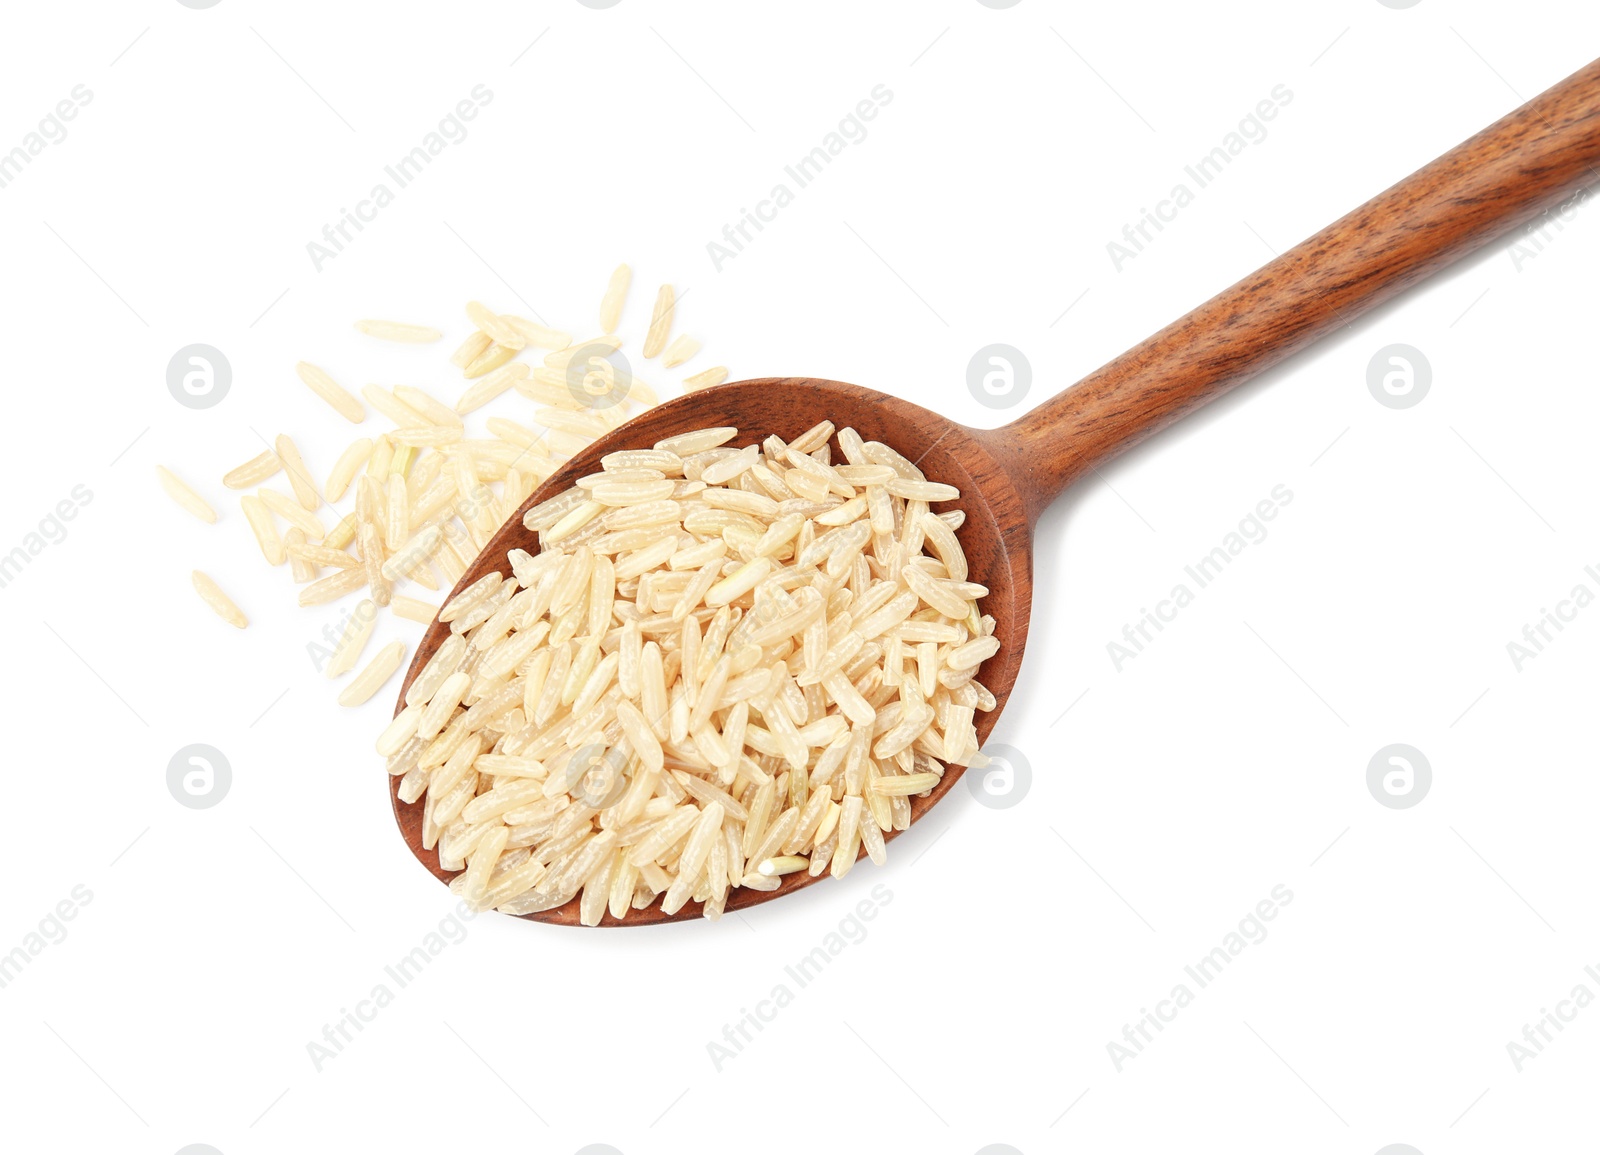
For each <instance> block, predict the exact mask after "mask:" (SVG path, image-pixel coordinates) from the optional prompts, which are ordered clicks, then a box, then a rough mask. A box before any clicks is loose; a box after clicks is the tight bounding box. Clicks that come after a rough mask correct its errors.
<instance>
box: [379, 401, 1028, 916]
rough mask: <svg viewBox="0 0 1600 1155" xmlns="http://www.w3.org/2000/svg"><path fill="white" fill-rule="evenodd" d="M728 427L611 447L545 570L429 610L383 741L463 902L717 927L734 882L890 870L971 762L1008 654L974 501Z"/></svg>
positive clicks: (842, 448) (806, 440) (827, 433)
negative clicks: (990, 687)
mask: <svg viewBox="0 0 1600 1155" xmlns="http://www.w3.org/2000/svg"><path fill="white" fill-rule="evenodd" d="M737 437H738V431H737V430H735V429H732V428H728V427H724V428H717V429H705V430H696V431H693V432H690V433H686V434H681V435H678V436H676V437H671V438H667V439H665V440H663V441H661V442H659V443H658V444H657V445H655V446H654V447H653V448H651V449H640V450H628V451H623V452H620V453H614V454H609V455H607V456H606V457H605V458H604V459H603V460H602V470H601V472H600V473H599V474H595V475H591V476H589V477H586V478H582V479H580V480H579V483H578V484H577V485H575V486H574V487H573V488H571V489H569V490H567V491H565V492H563V493H561V494H559V495H557V496H555V497H553V498H551V499H549V500H548V501H545V502H543V503H541V504H540V505H538V506H535V507H534V508H532V509H530V510H529V511H528V513H527V514H526V516H525V518H524V521H525V523H526V525H527V526H528V528H529V529H531V530H534V531H536V532H537V533H538V534H539V536H540V546H541V548H540V552H539V553H538V554H537V555H530V554H528V553H526V552H524V551H522V550H513V551H511V553H510V554H509V555H508V556H507V558H506V564H505V567H504V571H503V572H496V573H491V574H489V575H487V576H486V577H484V578H483V579H481V580H479V581H477V582H475V583H473V584H472V585H471V586H469V587H467V588H466V589H464V590H463V591H461V593H459V594H457V595H456V596H455V597H453V598H451V599H450V600H449V601H448V602H447V603H446V604H445V605H444V607H443V608H442V609H441V610H440V612H439V618H440V620H441V621H444V622H448V623H449V624H450V628H451V636H450V637H449V638H448V639H447V640H446V641H445V642H444V644H443V645H441V646H440V647H439V649H438V650H437V651H436V652H435V654H434V655H433V657H432V658H431V659H430V661H429V662H428V663H427V664H426V665H425V666H424V668H423V669H422V670H421V671H420V672H419V674H418V676H417V678H416V679H415V680H414V681H413V682H412V684H411V686H410V688H409V689H408V691H407V694H406V706H405V708H404V709H403V710H402V711H401V712H400V714H398V715H397V716H396V717H395V719H394V721H393V722H391V723H390V724H389V725H388V726H387V727H386V728H385V730H384V732H383V734H382V735H381V736H380V738H379V740H378V752H379V753H380V754H382V755H383V756H384V757H385V758H386V759H388V769H389V772H390V773H391V774H393V775H397V776H399V778H400V784H399V788H398V789H399V795H400V797H401V799H402V800H403V801H405V802H408V803H409V802H417V801H420V802H421V803H422V806H423V825H422V840H423V845H424V847H425V848H433V847H437V848H438V850H439V857H440V862H441V864H442V865H443V866H444V867H445V868H446V869H448V870H453V871H459V872H460V873H458V874H457V876H456V877H455V879H454V881H453V882H452V889H453V890H455V891H456V892H457V893H459V894H460V895H461V896H462V897H463V898H465V899H466V900H467V901H468V902H470V903H472V904H473V905H474V906H476V907H478V908H480V909H482V908H488V907H494V908H496V909H499V910H502V911H505V912H507V913H514V914H525V913H531V912H535V911H540V910H548V909H551V908H554V907H556V906H560V905H562V904H564V903H566V902H568V901H570V900H571V899H573V898H574V897H578V896H580V895H581V901H580V903H579V916H580V920H581V921H582V922H584V923H585V924H587V925H594V924H595V923H598V922H599V921H600V919H601V918H602V917H603V915H604V914H605V912H607V911H609V912H610V914H611V915H612V917H614V918H618V919H621V918H624V917H626V916H627V914H628V912H629V911H630V910H632V909H639V908H642V907H645V906H648V905H650V904H652V903H654V902H656V901H658V900H659V901H660V902H661V904H662V909H663V910H665V911H666V912H668V913H673V912H676V911H677V910H679V909H680V908H681V907H682V906H683V905H684V904H685V903H687V902H688V901H690V900H691V899H693V900H695V901H699V902H701V903H702V904H703V906H702V911H703V913H704V914H705V915H706V916H707V917H709V918H716V917H718V916H719V915H720V914H721V913H722V910H723V908H724V905H725V903H726V902H727V898H728V894H729V892H730V890H731V889H732V888H736V887H740V886H746V887H750V888H752V889H759V890H771V889H774V888H776V887H777V885H778V884H779V880H780V879H781V878H782V877H783V876H784V875H787V874H792V873H798V872H800V871H806V872H808V873H810V874H812V875H816V874H820V873H821V872H822V871H824V870H827V871H829V872H830V873H832V874H833V875H835V876H842V875H844V874H845V873H847V872H848V871H849V870H850V869H851V868H852V866H853V865H854V863H855V862H856V859H857V856H858V854H859V853H860V852H861V850H862V849H863V848H865V852H866V855H867V857H869V858H870V859H871V860H872V861H873V862H874V863H881V862H882V861H883V860H884V852H885V847H884V835H885V834H886V833H887V832H890V831H893V830H901V829H904V828H905V827H906V825H907V824H908V823H909V821H910V815H911V804H910V799H911V797H912V796H918V795H926V794H927V793H928V792H929V791H931V790H932V789H934V788H935V787H936V786H937V785H938V784H939V782H940V780H941V778H942V776H943V774H944V770H945V766H946V765H947V764H959V765H966V764H969V763H972V762H974V761H976V760H977V758H978V749H977V746H978V743H977V733H976V729H975V727H974V725H973V718H974V714H975V711H979V710H987V709H992V708H993V706H994V704H995V702H994V697H993V695H991V694H990V693H989V692H988V691H987V690H986V689H985V688H984V687H983V686H982V685H981V683H979V682H978V681H977V680H976V679H975V677H974V675H975V674H976V673H977V666H978V664H979V663H981V661H982V660H983V658H984V657H987V656H989V655H991V654H993V653H994V652H995V651H996V650H997V649H998V648H999V641H998V640H997V639H996V638H994V637H993V636H992V635H993V629H994V622H993V620H992V619H991V618H988V617H986V616H983V615H982V614H981V612H980V610H979V608H978V601H979V599H980V598H982V597H983V596H984V595H985V594H986V593H987V592H988V591H987V590H986V589H985V588H984V587H983V586H981V585H978V584H976V583H973V582H971V581H969V580H967V566H966V560H965V556H964V555H963V554H962V552H961V547H960V543H959V541H958V540H957V538H956V537H955V534H954V532H953V528H954V525H953V524H952V523H954V524H956V525H958V524H959V520H960V519H959V517H958V516H957V514H958V511H954V510H951V511H947V512H940V513H934V512H933V511H932V510H931V509H930V508H929V506H930V503H942V502H947V501H950V500H954V499H955V498H956V497H958V496H959V494H958V493H957V492H956V491H955V490H954V489H953V488H952V487H948V486H939V485H937V484H936V483H933V482H929V481H928V480H927V479H926V478H924V477H923V475H922V473H921V471H920V470H919V469H917V467H916V466H915V465H914V464H912V463H911V462H909V461H907V460H906V459H905V458H904V457H902V456H901V455H900V454H898V453H895V452H894V451H893V450H892V449H890V448H889V447H888V446H886V445H882V444H880V443H878V442H869V441H863V440H862V439H861V438H860V437H859V436H858V435H856V434H855V432H854V431H853V430H850V429H843V430H839V431H838V433H837V438H836V439H835V438H834V429H833V426H832V425H831V424H829V423H823V424H822V425H819V426H817V427H815V428H814V429H811V430H807V431H805V432H804V433H802V434H801V435H800V436H799V437H797V438H796V439H795V441H794V442H793V443H785V442H784V441H782V440H781V439H780V438H778V437H768V438H767V439H765V440H764V441H762V442H759V443H754V442H753V443H750V444H747V445H745V446H743V447H742V448H735V447H733V446H731V445H730V444H729V443H730V442H735V441H736V440H737ZM836 447H837V448H836ZM836 455H837V456H839V457H841V458H842V461H841V462H840V464H838V465H835V464H834V461H835V456H836ZM757 470H761V471H762V474H761V475H758V474H757V472H756V471H757ZM847 471H849V472H847ZM807 479H812V480H815V481H818V482H821V483H822V484H823V487H822V489H821V491H820V492H817V493H816V496H814V497H806V496H799V497H786V498H784V499H783V500H781V501H780V500H776V499H774V498H773V497H772V496H771V494H770V493H769V492H768V490H767V484H768V483H769V481H775V482H777V483H779V484H778V486H777V492H783V493H793V492H800V491H801V490H805V489H808V488H810V489H814V488H815V487H814V486H810V485H809V482H808V480H807ZM852 479H853V480H852ZM896 491H898V492H896ZM935 523H936V527H935ZM507 575H509V576H507Z"/></svg>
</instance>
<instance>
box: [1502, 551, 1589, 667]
mask: <svg viewBox="0 0 1600 1155" xmlns="http://www.w3.org/2000/svg"><path fill="white" fill-rule="evenodd" d="M1583 574H1584V576H1585V577H1586V578H1588V579H1589V581H1592V582H1594V583H1595V584H1594V586H1590V585H1589V582H1583V581H1580V582H1578V583H1577V584H1576V585H1574V586H1573V587H1572V590H1571V592H1569V593H1568V594H1567V596H1566V597H1564V598H1562V599H1561V600H1560V601H1558V602H1556V608H1555V609H1553V610H1551V609H1547V608H1546V607H1544V606H1540V607H1539V616H1538V617H1537V618H1536V619H1534V621H1533V622H1531V623H1529V624H1527V625H1524V626H1523V627H1522V638H1521V639H1520V640H1512V641H1509V642H1507V643H1506V653H1507V655H1509V656H1510V658H1511V665H1512V667H1513V668H1515V669H1516V671H1517V673H1519V674H1520V673H1522V671H1523V668H1524V667H1525V666H1526V665H1527V664H1528V663H1529V662H1531V661H1533V659H1535V658H1537V657H1538V656H1539V655H1540V654H1542V653H1544V650H1545V647H1546V646H1548V645H1549V644H1550V643H1551V642H1553V641H1555V640H1556V638H1557V636H1558V635H1560V634H1561V633H1562V632H1563V631H1564V630H1565V629H1566V628H1567V627H1568V626H1569V625H1571V624H1572V623H1573V622H1575V621H1576V620H1577V618H1578V615H1579V614H1580V613H1582V612H1583V611H1584V610H1586V609H1588V608H1589V607H1590V606H1592V605H1593V604H1594V601H1595V592H1594V591H1595V588H1597V587H1600V565H1588V566H1584V567H1583Z"/></svg>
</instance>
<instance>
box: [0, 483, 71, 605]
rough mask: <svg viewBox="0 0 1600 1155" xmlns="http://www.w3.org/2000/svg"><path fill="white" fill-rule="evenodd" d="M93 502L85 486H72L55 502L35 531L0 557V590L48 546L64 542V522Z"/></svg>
mask: <svg viewBox="0 0 1600 1155" xmlns="http://www.w3.org/2000/svg"><path fill="white" fill-rule="evenodd" d="M93 500H94V491H93V490H92V489H90V488H89V487H88V486H87V485H75V486H73V487H72V491H71V492H70V493H68V494H67V496H66V497H63V498H62V499H61V500H60V501H58V502H56V504H55V506H54V508H52V509H50V510H49V511H47V512H46V513H45V515H44V517H42V518H40V519H39V524H38V527H37V528H35V529H31V530H29V531H28V532H27V533H25V534H23V535H22V543H21V544H20V545H15V546H12V547H11V550H10V551H9V552H7V553H0V589H5V588H6V587H7V586H9V585H10V584H11V583H12V582H14V581H16V580H17V577H18V575H20V574H21V573H22V571H23V570H25V569H27V568H28V566H29V565H30V564H32V562H33V559H34V558H36V557H38V556H39V555H40V554H41V553H43V552H44V551H45V550H46V549H47V548H49V547H50V546H52V545H58V544H60V543H61V542H63V541H66V540H67V527H66V525H64V524H63V523H64V522H68V521H71V520H72V519H73V518H75V517H77V516H78V511H79V510H80V509H82V508H83V507H84V506H86V505H88V504H89V503H90V502H91V501H93Z"/></svg>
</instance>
